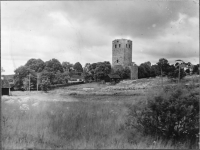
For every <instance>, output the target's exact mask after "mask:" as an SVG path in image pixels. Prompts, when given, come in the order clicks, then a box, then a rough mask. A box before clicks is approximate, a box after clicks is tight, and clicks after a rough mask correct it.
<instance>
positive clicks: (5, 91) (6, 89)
mask: <svg viewBox="0 0 200 150" xmlns="http://www.w3.org/2000/svg"><path fill="white" fill-rule="evenodd" d="M1 92H2V93H1V95H10V85H9V82H8V81H7V80H6V79H5V78H3V79H1Z"/></svg>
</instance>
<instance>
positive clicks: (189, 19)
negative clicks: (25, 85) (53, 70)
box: [1, 0, 199, 74]
mask: <svg viewBox="0 0 200 150" xmlns="http://www.w3.org/2000/svg"><path fill="white" fill-rule="evenodd" d="M121 38H124V39H130V40H132V45H133V46H132V47H133V52H132V61H133V62H135V63H136V64H137V65H140V64H141V63H143V62H146V61H150V62H151V63H152V64H155V63H156V62H158V60H159V58H166V59H168V60H169V62H170V63H174V61H175V60H176V59H182V60H184V61H185V62H188V61H190V62H191V63H193V64H197V63H199V1H198V0H184V1H181V0H168V1H167V0H140V1H139V0H134V1H95V2H94V1H26V2H25V1H17V2H15V1H10V2H7V1H2V2H1V66H2V67H3V68H4V70H5V72H4V74H13V73H14V70H15V69H16V68H18V67H19V66H21V65H25V63H26V62H27V61H28V60H29V59H31V58H37V59H38V58H40V59H42V60H43V61H48V60H50V59H52V58H56V59H58V60H59V61H60V62H61V63H62V62H63V61H68V62H71V63H75V62H80V63H81V64H82V65H83V66H84V65H85V63H94V62H100V61H110V62H111V60H112V41H113V40H114V39H121Z"/></svg>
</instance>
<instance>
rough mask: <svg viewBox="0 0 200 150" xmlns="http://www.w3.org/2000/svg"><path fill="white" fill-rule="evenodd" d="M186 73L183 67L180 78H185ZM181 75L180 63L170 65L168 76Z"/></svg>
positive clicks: (176, 76)
mask: <svg viewBox="0 0 200 150" xmlns="http://www.w3.org/2000/svg"><path fill="white" fill-rule="evenodd" d="M185 76H186V73H185V71H184V69H183V68H181V69H180V79H182V78H184V77H185ZM178 77H179V66H178V64H175V65H171V66H170V67H169V72H168V78H178Z"/></svg>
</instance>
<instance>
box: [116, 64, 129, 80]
mask: <svg viewBox="0 0 200 150" xmlns="http://www.w3.org/2000/svg"><path fill="white" fill-rule="evenodd" d="M115 73H116V74H118V75H119V76H120V77H121V78H122V79H130V76H131V71H130V69H129V68H128V67H125V68H123V69H122V70H117V71H115Z"/></svg>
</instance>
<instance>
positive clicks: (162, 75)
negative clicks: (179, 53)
mask: <svg viewBox="0 0 200 150" xmlns="http://www.w3.org/2000/svg"><path fill="white" fill-rule="evenodd" d="M161 80H162V88H163V73H162V65H161Z"/></svg>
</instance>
